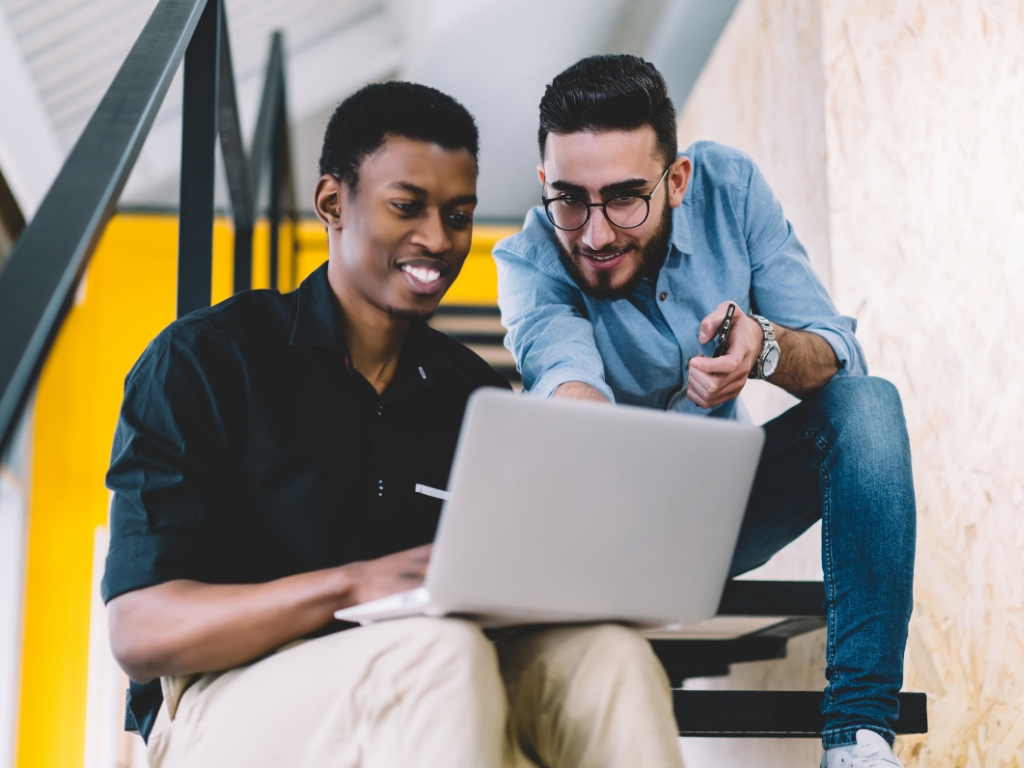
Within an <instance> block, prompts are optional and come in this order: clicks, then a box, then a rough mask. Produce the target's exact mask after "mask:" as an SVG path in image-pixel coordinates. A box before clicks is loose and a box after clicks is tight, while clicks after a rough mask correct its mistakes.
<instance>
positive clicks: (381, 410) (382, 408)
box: [377, 405, 384, 416]
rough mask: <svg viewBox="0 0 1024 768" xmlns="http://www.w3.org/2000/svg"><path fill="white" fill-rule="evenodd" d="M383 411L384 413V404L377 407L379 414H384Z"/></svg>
mask: <svg viewBox="0 0 1024 768" xmlns="http://www.w3.org/2000/svg"><path fill="white" fill-rule="evenodd" d="M383 413H384V406H383V405H382V406H380V407H379V408H377V415H378V416H380V415H382V414H383Z"/></svg>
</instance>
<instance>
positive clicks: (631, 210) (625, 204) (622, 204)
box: [540, 165, 672, 232]
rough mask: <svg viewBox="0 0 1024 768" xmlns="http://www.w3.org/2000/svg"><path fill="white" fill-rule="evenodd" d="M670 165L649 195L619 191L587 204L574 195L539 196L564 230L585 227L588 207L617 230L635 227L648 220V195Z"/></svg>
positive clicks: (649, 202)
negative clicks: (607, 198)
mask: <svg viewBox="0 0 1024 768" xmlns="http://www.w3.org/2000/svg"><path fill="white" fill-rule="evenodd" d="M671 168H672V166H671V165H670V166H669V167H668V168H666V169H665V172H664V173H663V174H661V178H660V179H658V183H657V184H655V185H654V189H652V190H651V193H650V194H649V195H641V194H637V193H635V192H620V193H619V194H617V195H615V196H614V197H612V198H611V199H610V200H605V201H603V202H600V203H588V202H586V201H585V200H581V199H580V198H578V197H575V196H574V195H559V196H558V197H543V196H541V198H540V199H541V201H542V202H543V203H544V210H545V212H546V213H547V215H548V219H549V220H550V221H551V223H552V224H554V225H555V227H557V228H558V229H561V230H564V231H566V232H573V231H574V230H577V229H582V228H583V227H585V226H586V225H587V222H588V221H590V209H591V208H600V209H601V210H602V211H604V217H605V218H606V219H608V223H609V224H611V225H612V226H615V227H618V228H619V229H636V228H637V227H639V226H640V225H641V224H643V223H644V222H645V221H647V217H648V216H649V215H650V213H651V198H652V197H654V194H655V193H656V192H657V191H658V187H660V186H661V183H662V182H663V181H664V180H665V177H666V176H667V175H668V172H669V170H671Z"/></svg>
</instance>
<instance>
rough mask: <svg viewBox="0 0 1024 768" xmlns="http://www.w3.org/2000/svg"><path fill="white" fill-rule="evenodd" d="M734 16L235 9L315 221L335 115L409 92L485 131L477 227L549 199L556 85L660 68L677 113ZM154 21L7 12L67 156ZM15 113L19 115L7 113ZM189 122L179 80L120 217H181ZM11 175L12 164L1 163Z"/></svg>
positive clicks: (101, 1)
mask: <svg viewBox="0 0 1024 768" xmlns="http://www.w3.org/2000/svg"><path fill="white" fill-rule="evenodd" d="M735 4H736V0H501V2H494V1H487V2H485V1H484V0H226V6H227V19H228V28H229V32H230V36H231V49H232V55H233V58H234V65H235V75H236V79H237V81H238V97H239V105H240V110H241V113H242V127H243V131H244V133H245V135H246V137H251V135H252V130H253V124H254V122H255V115H256V111H257V107H258V100H259V93H260V88H261V85H262V79H263V66H264V62H265V60H266V55H267V48H268V44H269V37H270V33H271V32H272V31H273V30H275V29H282V30H283V31H284V35H285V47H286V51H287V67H288V102H289V104H288V107H289V117H290V120H291V123H292V128H293V146H292V150H293V155H294V158H295V161H296V168H297V172H298V173H297V176H298V178H297V183H298V188H299V191H300V194H299V203H300V205H302V206H303V207H307V204H306V198H307V197H308V196H307V195H306V194H304V190H306V189H307V188H309V189H311V188H312V184H313V182H314V180H315V178H316V161H317V157H318V155H319V149H320V147H319V145H320V139H321V134H322V131H323V127H324V124H325V122H326V120H327V118H328V117H329V115H330V113H331V111H332V110H333V108H334V107H335V106H336V105H337V104H338V102H340V101H341V100H342V99H344V98H345V96H347V95H348V94H350V93H352V92H353V91H354V90H355V89H357V88H358V87H360V86H361V85H363V84H365V83H367V82H371V81H375V80H381V79H387V78H395V77H397V78H401V79H409V80H415V81H418V82H424V83H427V84H429V85H433V86H435V87H438V88H440V89H442V90H444V91H446V92H448V93H451V94H452V95H453V96H455V97H456V98H458V99H459V100H460V101H462V102H463V103H464V104H465V105H466V106H467V107H468V108H469V109H470V111H471V112H473V114H474V115H475V116H476V118H477V120H478V123H479V125H480V129H481V144H482V148H481V174H480V198H481V206H480V216H481V217H482V218H490V219H518V218H520V217H521V216H522V214H523V213H524V212H525V210H526V209H527V208H528V207H529V206H530V205H532V204H533V203H534V201H535V200H536V198H537V195H538V188H537V182H536V173H535V170H534V169H535V167H536V163H537V148H536V130H537V122H536V121H537V104H538V102H539V100H540V96H541V94H542V93H543V90H544V86H545V85H546V83H547V82H549V81H550V80H551V78H552V77H554V75H556V74H557V73H558V72H559V71H561V70H562V69H563V68H564V67H566V66H568V65H569V64H571V63H572V62H573V61H575V60H576V59H578V58H580V57H582V56H585V55H588V54H591V53H601V52H612V51H629V52H634V53H639V54H640V55H644V56H646V57H647V58H649V59H651V60H652V61H654V62H655V64H657V65H658V66H659V68H660V69H661V70H662V72H663V74H664V75H665V77H666V79H667V80H668V82H669V86H670V89H671V91H672V93H673V98H674V99H675V100H676V102H677V106H681V104H682V101H683V100H684V99H685V96H686V95H687V94H688V93H689V90H690V87H691V86H692V84H693V82H694V81H695V80H696V77H697V75H698V74H699V72H700V69H701V68H702V67H703V64H704V61H706V59H707V57H708V55H709V54H710V52H711V49H712V47H713V45H714V42H715V41H716V40H717V38H718V36H719V34H720V32H721V30H722V28H723V27H724V25H725V22H726V21H727V20H728V17H729V15H730V14H731V12H732V9H733V7H734V6H735ZM155 5H156V0H0V12H2V13H3V15H4V16H5V17H6V26H7V27H8V28H9V30H10V32H11V36H12V37H13V38H14V45H15V48H16V53H20V56H21V57H22V61H23V64H24V71H25V72H27V75H28V77H27V79H28V81H30V83H31V84H32V85H33V86H34V88H35V91H36V97H37V103H41V104H42V108H43V111H44V112H45V115H46V118H47V119H48V120H49V123H50V128H51V129H52V135H53V136H55V137H56V143H57V144H58V145H59V148H60V151H62V152H64V153H66V152H67V151H69V150H70V148H71V147H72V146H73V144H74V142H75V141H76V139H77V138H78V136H79V134H80V133H81V131H82V129H83V128H84V126H85V124H86V122H87V121H88V119H89V117H90V115H91V114H92V111H93V109H95V107H96V104H98V103H99V100H100V98H101V96H102V95H103V93H104V91H105V90H106V88H107V86H108V85H109V84H110V81H111V80H112V79H113V77H114V74H115V73H116V71H117V69H118V67H119V66H120V64H121V62H122V61H123V60H124V57H125V55H126V54H127V52H128V50H129V48H130V47H131V45H132V43H133V42H134V40H135V39H136V37H137V36H138V34H139V32H140V31H141V29H142V27H143V25H144V24H145V22H146V19H147V18H148V16H149V14H150V12H151V11H152V9H153V7H154V6H155ZM0 21H2V20H0ZM2 76H3V75H0V77H2ZM3 92H4V91H3V90H2V88H0V93H3ZM8 107H12V108H13V105H10V104H4V105H0V108H4V109H6V108H8ZM180 119H181V85H180V72H179V78H178V82H176V84H175V85H172V87H171V90H170V92H169V93H168V96H167V98H166V100H165V102H164V105H163V108H162V110H161V113H160V115H159V116H158V118H157V120H156V122H155V123H154V126H153V130H152V132H151V134H150V136H149V139H148V140H147V144H146V147H145V149H144V150H143V152H142V154H141V155H140V157H139V161H138V163H137V165H136V168H135V170H134V172H133V174H132V178H131V180H130V181H129V183H128V186H127V187H126V189H125V193H124V195H123V197H122V202H123V203H125V204H131V205H157V206H164V205H171V206H173V205H175V204H176V197H177V169H178V162H179V153H180V142H181V138H180ZM2 130H3V128H2V123H0V131H2ZM2 140H3V136H0V145H2ZM0 162H9V161H5V160H4V157H3V156H0ZM3 170H4V172H5V175H8V173H10V171H9V170H8V169H6V168H5V169H3ZM221 199H224V198H223V196H222V197H221Z"/></svg>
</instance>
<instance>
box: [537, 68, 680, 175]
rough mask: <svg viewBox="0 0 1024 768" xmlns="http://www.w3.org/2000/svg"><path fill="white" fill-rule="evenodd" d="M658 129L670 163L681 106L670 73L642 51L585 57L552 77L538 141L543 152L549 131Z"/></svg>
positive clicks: (660, 144)
mask: <svg viewBox="0 0 1024 768" xmlns="http://www.w3.org/2000/svg"><path fill="white" fill-rule="evenodd" d="M645 125H649V126H651V127H652V128H653V129H654V135H655V136H656V137H657V140H658V149H659V150H660V151H661V153H662V154H663V155H664V157H665V165H668V164H669V163H671V162H672V161H673V160H675V159H676V148H677V139H676V110H675V107H673V106H672V99H670V98H669V97H668V89H667V88H666V87H665V78H663V77H662V76H661V73H660V72H659V71H658V70H657V69H655V67H654V65H653V64H651V63H650V62H647V61H644V60H643V59H641V58H640V57H639V56H630V55H628V54H607V55H600V56H588V57H587V58H585V59H580V60H579V61H577V62H576V63H575V64H573V65H572V66H571V67H569V68H568V69H566V70H565V71H564V72H562V73H561V74H559V75H558V76H557V77H556V78H555V79H554V80H552V81H551V82H550V83H549V84H548V87H547V89H545V91H544V97H543V98H542V99H541V100H540V130H539V131H538V132H537V141H538V143H539V144H540V156H541V159H543V158H544V144H545V142H546V141H547V138H548V134H549V133H554V134H568V133H580V132H584V131H635V130H637V129H638V128H642V127H643V126H645Z"/></svg>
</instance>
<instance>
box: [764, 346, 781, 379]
mask: <svg viewBox="0 0 1024 768" xmlns="http://www.w3.org/2000/svg"><path fill="white" fill-rule="evenodd" d="M779 357H781V355H780V354H779V348H778V347H772V348H771V349H769V350H768V354H767V355H765V356H764V363H763V364H762V366H761V374H762V375H763V376H764V377H765V378H766V379H767V378H768V377H769V376H771V375H772V374H773V373H775V369H776V368H778V367H779Z"/></svg>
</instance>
